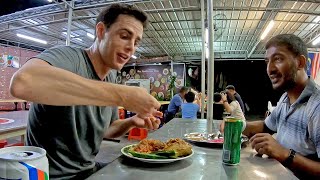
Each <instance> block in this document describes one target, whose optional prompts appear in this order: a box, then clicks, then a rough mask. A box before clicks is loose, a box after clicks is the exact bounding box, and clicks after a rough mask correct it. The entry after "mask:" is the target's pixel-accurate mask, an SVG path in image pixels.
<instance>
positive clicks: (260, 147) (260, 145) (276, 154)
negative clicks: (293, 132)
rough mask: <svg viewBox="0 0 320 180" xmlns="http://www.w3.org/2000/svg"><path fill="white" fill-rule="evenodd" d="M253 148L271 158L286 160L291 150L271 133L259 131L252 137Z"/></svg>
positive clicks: (280, 160)
mask: <svg viewBox="0 0 320 180" xmlns="http://www.w3.org/2000/svg"><path fill="white" fill-rule="evenodd" d="M250 142H251V145H252V148H254V149H255V150H256V151H257V152H258V154H260V155H263V154H266V155H268V156H269V157H271V158H274V159H276V160H278V161H279V162H284V161H285V160H286V159H287V158H288V156H289V153H290V151H289V150H288V149H286V148H284V147H282V146H281V145H280V144H279V143H278V142H277V141H276V140H275V139H274V138H273V137H272V136H271V135H270V134H268V133H258V134H256V135H254V136H253V137H251V138H250Z"/></svg>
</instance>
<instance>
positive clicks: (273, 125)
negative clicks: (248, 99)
mask: <svg viewBox="0 0 320 180" xmlns="http://www.w3.org/2000/svg"><path fill="white" fill-rule="evenodd" d="M275 112H276V109H274V110H273V111H272V113H271V114H270V115H269V116H268V117H267V118H266V119H265V120H264V123H265V124H266V126H267V127H268V128H269V129H270V130H272V131H274V132H277V119H276V113H275Z"/></svg>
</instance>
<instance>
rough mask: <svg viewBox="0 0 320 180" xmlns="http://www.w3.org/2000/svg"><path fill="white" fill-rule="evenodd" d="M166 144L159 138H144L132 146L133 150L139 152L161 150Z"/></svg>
mask: <svg viewBox="0 0 320 180" xmlns="http://www.w3.org/2000/svg"><path fill="white" fill-rule="evenodd" d="M165 146H166V144H165V143H163V142H161V141H160V140H154V139H144V140H142V141H140V143H139V144H138V145H136V146H134V148H133V151H136V152H140V153H151V152H153V151H163V150H164V148H165Z"/></svg>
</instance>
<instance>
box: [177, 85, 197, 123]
mask: <svg viewBox="0 0 320 180" xmlns="http://www.w3.org/2000/svg"><path fill="white" fill-rule="evenodd" d="M184 97H185V100H186V102H185V103H182V105H181V112H182V118H185V119H197V114H198V112H199V111H200V100H199V98H198V99H195V97H196V95H195V94H194V93H193V92H191V91H189V92H188V93H187V94H186V95H184Z"/></svg>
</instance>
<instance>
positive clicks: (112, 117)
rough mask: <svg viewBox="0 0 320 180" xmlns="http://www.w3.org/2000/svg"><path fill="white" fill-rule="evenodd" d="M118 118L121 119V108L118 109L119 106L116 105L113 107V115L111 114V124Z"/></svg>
mask: <svg viewBox="0 0 320 180" xmlns="http://www.w3.org/2000/svg"><path fill="white" fill-rule="evenodd" d="M118 119H119V109H118V106H114V107H112V116H111V120H110V124H112V123H113V121H115V120H118Z"/></svg>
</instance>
